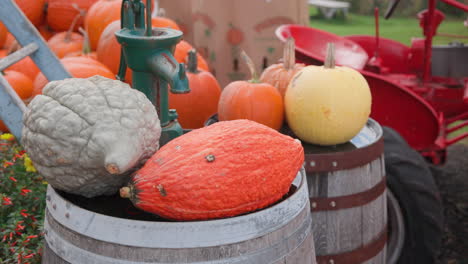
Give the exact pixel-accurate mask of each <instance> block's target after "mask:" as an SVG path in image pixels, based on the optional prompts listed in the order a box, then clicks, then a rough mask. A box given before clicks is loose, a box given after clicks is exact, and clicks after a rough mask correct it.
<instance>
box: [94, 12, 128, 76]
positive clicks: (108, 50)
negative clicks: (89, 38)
mask: <svg viewBox="0 0 468 264" xmlns="http://www.w3.org/2000/svg"><path fill="white" fill-rule="evenodd" d="M118 30H120V20H116V21H114V22H112V23H110V24H109V25H107V27H106V28H105V29H104V31H103V32H102V34H101V37H100V38H99V42H98V47H97V50H96V54H97V59H98V61H100V62H101V63H103V64H104V65H106V66H107V67H108V68H109V69H110V70H111V71H112V72H113V73H114V74H117V73H118V72H119V65H120V44H119V42H118V41H117V38H115V32H116V31H118ZM125 81H126V82H127V83H129V84H131V83H132V71H131V70H130V69H127V72H126V74H125Z"/></svg>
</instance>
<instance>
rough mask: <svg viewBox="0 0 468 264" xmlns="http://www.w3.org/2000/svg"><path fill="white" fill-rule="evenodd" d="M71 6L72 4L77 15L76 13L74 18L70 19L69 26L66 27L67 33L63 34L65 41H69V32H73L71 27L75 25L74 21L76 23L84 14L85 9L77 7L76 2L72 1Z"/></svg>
mask: <svg viewBox="0 0 468 264" xmlns="http://www.w3.org/2000/svg"><path fill="white" fill-rule="evenodd" d="M72 6H73V8H75V9H76V10H78V15H76V16H75V18H73V21H72V23H71V25H70V27H69V28H68V30H67V33H66V34H65V39H64V41H65V42H70V40H71V34H72V32H73V29H74V28H75V26H76V23H78V20H79V19H80V18H81V16H84V15H85V14H86V11H85V10H83V9H81V8H79V7H78V5H77V4H76V3H73V4H72Z"/></svg>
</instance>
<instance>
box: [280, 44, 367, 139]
mask: <svg viewBox="0 0 468 264" xmlns="http://www.w3.org/2000/svg"><path fill="white" fill-rule="evenodd" d="M328 50H329V51H328V54H327V59H326V61H325V65H324V66H307V67H305V68H304V69H302V70H301V71H299V72H298V73H297V74H296V75H295V76H294V77H293V80H292V81H291V83H290V84H289V87H288V89H287V91H286V94H285V98H284V99H285V110H286V117H287V121H288V124H289V127H290V128H291V129H292V131H293V132H294V133H295V134H296V135H297V136H298V137H299V138H300V139H301V140H303V141H305V142H308V143H312V144H317V145H336V144H341V143H345V142H347V141H349V140H350V139H352V138H353V137H354V136H356V135H357V134H358V133H359V131H360V130H361V129H362V128H363V127H364V126H365V124H366V122H367V119H368V118H369V115H370V112H371V101H372V97H371V92H370V89H369V85H368V83H367V81H366V79H364V77H363V76H362V75H361V74H360V73H359V72H358V71H356V70H354V69H351V68H348V67H338V66H336V67H335V65H334V48H333V45H330V44H329V49H328Z"/></svg>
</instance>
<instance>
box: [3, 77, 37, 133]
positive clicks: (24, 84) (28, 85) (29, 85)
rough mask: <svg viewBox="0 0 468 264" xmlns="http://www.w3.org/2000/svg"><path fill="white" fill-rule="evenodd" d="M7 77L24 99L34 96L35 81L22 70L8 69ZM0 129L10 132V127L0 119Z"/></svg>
mask: <svg viewBox="0 0 468 264" xmlns="http://www.w3.org/2000/svg"><path fill="white" fill-rule="evenodd" d="M3 77H5V79H6V80H7V81H8V83H9V84H10V85H11V87H12V88H13V89H14V90H15V92H16V93H17V94H18V96H19V98H21V99H22V100H23V101H28V100H29V99H30V98H31V96H32V91H33V82H32V80H31V79H30V78H29V77H28V76H26V75H24V74H22V73H21V72H17V71H11V70H6V71H4V76H3ZM0 131H2V132H9V130H8V127H7V126H6V125H5V124H4V123H3V122H2V121H1V120H0Z"/></svg>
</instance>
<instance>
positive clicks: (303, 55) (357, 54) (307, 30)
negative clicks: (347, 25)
mask: <svg viewBox="0 0 468 264" xmlns="http://www.w3.org/2000/svg"><path fill="white" fill-rule="evenodd" d="M276 36H277V37H278V38H279V39H280V40H281V41H283V42H285V41H286V39H287V38H288V37H290V36H293V37H294V40H295V42H296V58H297V59H298V60H299V61H301V62H304V63H308V64H312V62H314V61H316V62H317V61H322V62H323V61H324V60H325V55H326V54H327V43H330V42H333V43H334V44H335V63H336V64H337V65H342V66H348V67H351V68H354V69H363V68H364V66H365V65H366V63H367V60H368V59H369V57H368V56H367V53H366V51H365V50H364V49H363V48H362V47H361V46H359V45H358V44H356V43H355V42H353V41H350V40H347V39H345V38H343V37H340V36H337V35H335V34H332V33H328V32H326V31H323V30H319V29H316V28H311V27H307V26H301V25H292V24H290V25H282V26H280V27H278V28H277V29H276Z"/></svg>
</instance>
